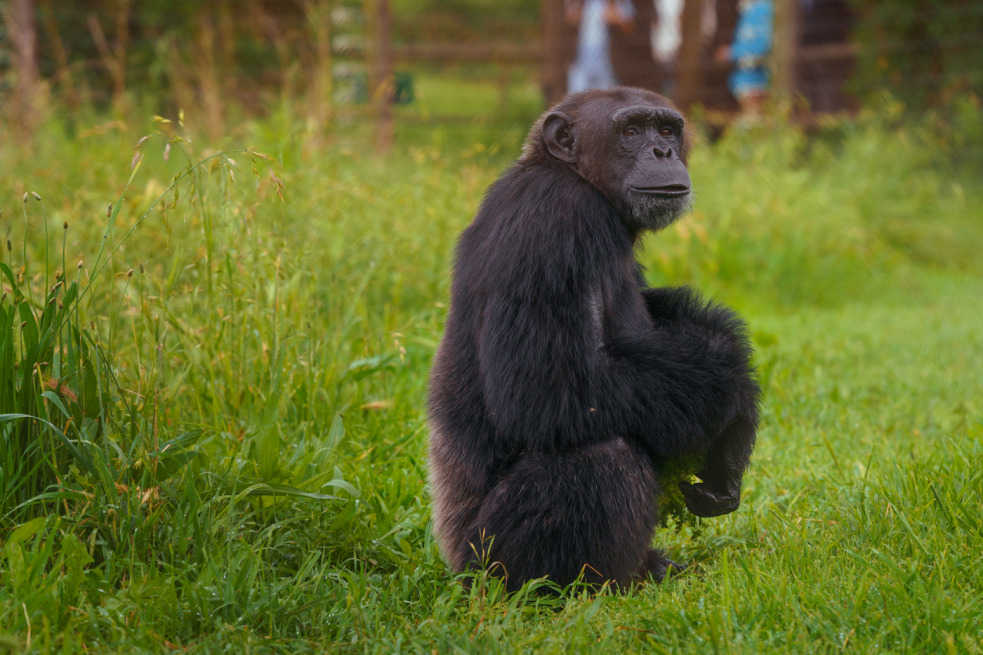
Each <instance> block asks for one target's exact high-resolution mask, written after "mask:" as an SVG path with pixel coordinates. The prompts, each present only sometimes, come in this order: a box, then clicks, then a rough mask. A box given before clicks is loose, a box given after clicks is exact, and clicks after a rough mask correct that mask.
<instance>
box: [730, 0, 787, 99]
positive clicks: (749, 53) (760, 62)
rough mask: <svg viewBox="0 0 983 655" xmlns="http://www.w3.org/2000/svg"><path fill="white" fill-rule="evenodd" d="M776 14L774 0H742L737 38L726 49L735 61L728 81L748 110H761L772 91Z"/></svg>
mask: <svg viewBox="0 0 983 655" xmlns="http://www.w3.org/2000/svg"><path fill="white" fill-rule="evenodd" d="M774 17H775V6H774V3H773V2H772V1H771V0H741V3H740V15H739V16H738V19H737V27H736V29H735V30H734V42H733V43H732V44H731V46H730V48H729V49H727V50H725V51H724V52H723V53H722V55H723V58H725V59H727V60H729V61H731V62H733V63H734V70H733V72H731V74H730V78H729V79H728V84H727V85H728V87H730V91H731V93H733V94H734V97H735V98H737V101H738V102H739V103H740V104H741V109H742V111H743V112H744V113H747V114H755V113H757V112H758V111H759V110H760V109H761V104H762V102H763V101H764V99H765V97H766V96H767V94H768V82H769V81H770V79H769V74H768V56H769V55H770V54H771V46H772V33H773V31H774Z"/></svg>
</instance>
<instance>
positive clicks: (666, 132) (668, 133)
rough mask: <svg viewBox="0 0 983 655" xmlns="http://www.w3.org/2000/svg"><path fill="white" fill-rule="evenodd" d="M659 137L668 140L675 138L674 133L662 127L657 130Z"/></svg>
mask: <svg viewBox="0 0 983 655" xmlns="http://www.w3.org/2000/svg"><path fill="white" fill-rule="evenodd" d="M659 135H660V136H664V137H666V138H667V139H668V138H669V137H671V136H675V132H673V131H672V129H670V128H668V127H663V128H662V129H660V130H659Z"/></svg>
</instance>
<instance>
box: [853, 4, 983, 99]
mask: <svg viewBox="0 0 983 655" xmlns="http://www.w3.org/2000/svg"><path fill="white" fill-rule="evenodd" d="M852 4H853V5H854V7H855V9H856V10H857V12H858V20H857V27H856V30H855V34H854V38H855V40H856V41H857V43H858V45H859V46H860V47H859V48H858V51H857V52H858V54H857V70H856V72H855V74H854V78H853V80H852V86H853V88H854V89H855V91H856V92H857V93H858V94H860V95H862V96H864V95H876V93H878V92H882V91H885V90H886V91H889V92H890V93H891V94H892V95H894V96H895V97H897V98H899V99H900V100H901V101H902V102H904V103H905V104H906V105H908V106H909V107H910V108H911V109H913V110H916V111H919V110H924V109H926V108H928V107H942V106H945V105H947V104H948V103H949V101H950V100H951V99H952V97H953V96H954V95H958V94H961V93H966V92H969V91H974V90H975V91H977V92H978V90H979V89H980V88H983V53H981V52H980V49H979V48H978V47H976V45H975V44H976V43H977V42H978V40H979V38H980V36H981V35H983V6H981V5H980V3H978V2H973V1H972V0H946V1H945V2H934V1H932V0H874V1H873V2H864V1H861V0H852Z"/></svg>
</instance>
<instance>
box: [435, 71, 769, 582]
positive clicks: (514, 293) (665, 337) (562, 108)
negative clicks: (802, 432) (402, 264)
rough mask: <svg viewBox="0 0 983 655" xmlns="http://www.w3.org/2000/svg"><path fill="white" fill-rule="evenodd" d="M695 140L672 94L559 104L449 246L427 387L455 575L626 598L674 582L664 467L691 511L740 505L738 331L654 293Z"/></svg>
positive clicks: (748, 434) (678, 299) (744, 349)
mask: <svg viewBox="0 0 983 655" xmlns="http://www.w3.org/2000/svg"><path fill="white" fill-rule="evenodd" d="M686 149H687V135H686V127H685V124H684V120H683V117H682V115H681V114H680V113H679V112H678V111H677V110H676V109H675V108H674V107H673V105H672V104H671V103H670V102H669V101H668V100H667V99H665V98H663V97H662V96H660V95H657V94H655V93H652V92H649V91H644V90H641V89H634V88H626V87H621V88H615V89H606V90H591V91H585V92H582V93H578V94H574V95H571V96H568V97H567V98H566V99H565V100H563V101H562V102H561V103H560V104H559V105H557V106H556V107H554V108H553V109H551V110H549V111H547V112H546V113H545V114H544V115H543V116H542V117H541V118H540V119H539V121H538V122H537V123H536V124H535V126H534V127H533V128H532V130H531V131H530V133H529V136H528V139H527V141H526V144H525V146H524V149H523V153H522V156H521V157H520V158H519V159H518V160H517V161H516V162H515V163H514V164H513V165H512V167H511V168H509V170H508V171H506V172H505V174H503V175H502V176H501V177H500V178H499V179H498V181H496V182H495V183H494V184H493V185H492V186H491V188H490V189H489V190H488V193H487V195H486V196H485V199H484V202H483V203H482V205H481V208H480V209H479V210H478V214H477V216H476V217H475V219H474V222H473V223H472V224H471V226H470V227H468V229H467V230H465V231H464V233H463V234H462V235H461V237H460V241H459V243H458V246H457V258H456V264H455V268H454V278H453V284H452V289H451V304H450V309H449V312H448V316H447V325H446V331H445V333H444V337H443V340H442V341H441V344H440V347H439V349H438V351H437V354H436V358H435V360H434V364H433V370H432V372H431V378H430V389H429V412H430V449H429V461H430V473H431V475H430V478H431V480H430V481H431V486H432V494H433V501H434V522H435V529H436V534H437V536H438V540H439V543H440V547H441V550H442V552H443V554H444V556H445V557H446V559H447V560H448V562H449V563H450V565H451V567H452V568H453V569H454V571H463V570H466V569H468V568H470V567H476V566H482V565H487V566H489V567H490V570H492V572H493V573H495V574H496V575H501V576H504V577H505V578H506V586H507V588H508V589H510V590H514V589H518V588H519V587H520V586H521V585H522V584H523V583H524V582H525V581H527V580H529V579H531V578H538V577H542V576H548V577H549V578H550V579H551V580H553V581H554V582H556V583H557V584H559V585H566V584H568V583H570V582H571V581H573V580H575V579H577V578H578V576H580V575H582V576H583V578H582V580H584V581H586V582H587V583H589V584H595V585H596V584H600V583H603V582H604V581H611V582H613V583H614V584H615V585H617V586H619V587H622V586H625V585H630V584H631V583H632V582H633V581H635V580H638V579H641V578H644V577H645V576H647V575H651V576H652V577H654V578H655V579H656V580H662V579H663V577H664V576H665V575H666V573H667V571H668V570H669V568H670V567H672V568H674V569H677V570H678V569H681V568H682V567H680V566H679V565H678V564H675V563H674V562H672V561H671V560H669V559H668V558H666V556H665V555H664V554H663V553H662V552H660V551H658V550H653V549H650V548H649V545H650V541H651V539H652V536H653V532H654V529H655V523H656V520H657V510H658V498H659V495H660V493H661V490H660V487H659V479H658V476H657V473H656V471H657V470H658V467H659V466H661V465H662V464H663V463H665V462H672V461H673V460H677V459H679V458H693V457H697V458H702V459H700V461H703V462H704V463H703V465H702V468H701V469H700V470H698V471H696V473H697V477H698V478H700V481H697V482H695V483H691V482H683V483H680V491H681V493H682V495H683V498H684V500H685V503H686V505H687V507H688V509H689V511H691V512H692V513H693V514H696V515H698V516H718V515H721V514H725V513H727V512H732V511H734V510H735V509H737V506H738V504H739V503H740V489H741V478H742V477H743V474H744V471H745V469H746V467H747V464H748V460H749V458H750V455H751V450H752V448H753V446H754V440H755V430H756V428H757V423H758V398H759V395H760V392H759V389H758V385H757V383H756V382H755V380H754V371H753V368H752V366H751V363H750V359H751V347H750V345H749V341H748V337H747V333H746V329H745V326H744V323H743V322H742V321H741V320H740V319H739V318H738V317H737V316H736V315H735V314H734V313H733V312H732V311H730V310H728V309H726V308H724V307H721V306H719V305H716V304H712V303H708V302H706V301H704V300H702V299H701V298H700V296H699V295H698V294H697V293H695V292H694V291H692V290H690V289H688V288H685V287H680V288H647V287H646V285H645V283H644V280H643V276H642V272H641V268H640V266H639V264H638V263H637V262H636V261H635V258H634V249H635V247H636V245H637V244H638V242H639V235H640V234H641V232H643V231H644V230H658V229H661V228H664V227H666V226H667V225H669V224H670V223H672V222H673V221H674V220H676V219H677V218H678V217H679V216H680V215H682V214H683V213H684V212H685V211H686V210H687V209H688V207H689V203H690V178H689V173H688V171H687V168H686V164H685V162H686Z"/></svg>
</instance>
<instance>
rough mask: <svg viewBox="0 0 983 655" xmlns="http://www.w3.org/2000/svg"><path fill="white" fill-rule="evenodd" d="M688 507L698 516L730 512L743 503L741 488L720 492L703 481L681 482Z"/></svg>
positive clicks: (680, 488) (681, 489)
mask: <svg viewBox="0 0 983 655" xmlns="http://www.w3.org/2000/svg"><path fill="white" fill-rule="evenodd" d="M679 490H680V491H681V492H682V493H683V500H684V501H685V502H686V508H687V509H688V510H689V511H690V512H692V513H693V514H695V515H696V516H703V517H711V516H722V515H724V514H730V513H731V512H733V511H734V510H736V509H737V508H738V507H740V505H741V492H740V490H739V489H738V490H733V491H725V492H719V491H716V490H711V489H710V488H709V487H707V486H706V485H705V484H704V483H702V482H697V483H696V484H693V483H692V482H686V481H685V480H684V481H683V482H680V483H679Z"/></svg>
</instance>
